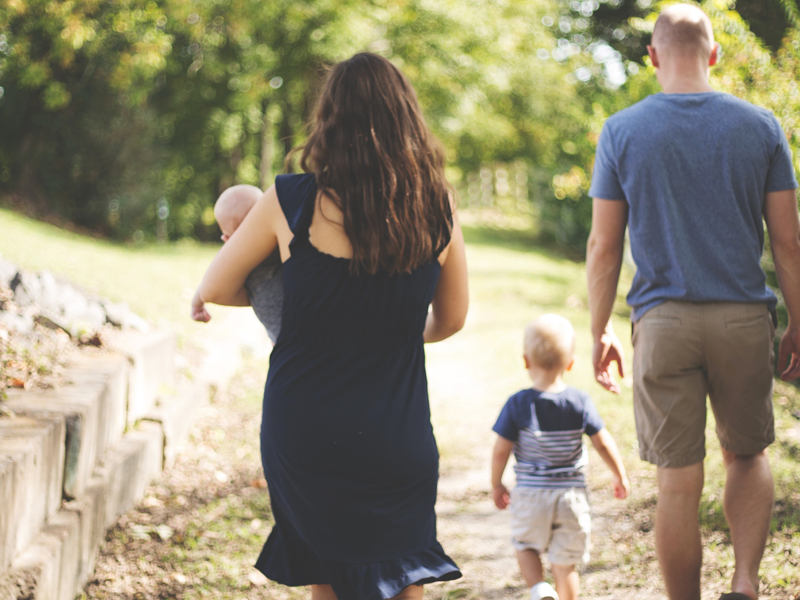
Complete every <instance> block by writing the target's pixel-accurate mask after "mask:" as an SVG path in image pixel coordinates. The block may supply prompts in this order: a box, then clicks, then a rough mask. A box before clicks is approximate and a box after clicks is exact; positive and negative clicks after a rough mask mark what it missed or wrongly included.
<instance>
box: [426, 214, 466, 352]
mask: <svg viewBox="0 0 800 600" xmlns="http://www.w3.org/2000/svg"><path fill="white" fill-rule="evenodd" d="M442 255H443V262H442V270H441V273H440V274H439V283H438V284H437V285H436V292H435V293H434V295H433V302H431V311H430V312H429V313H428V320H427V321H426V322H425V332H424V333H423V339H424V340H425V342H426V343H431V342H439V341H441V340H444V339H446V338H449V337H450V336H451V335H453V334H454V333H456V332H457V331H460V330H461V328H462V327H464V321H465V320H466V318H467V309H468V308H469V290H468V288H467V257H466V253H465V251H464V234H463V233H462V231H461V224H460V223H459V221H458V213H457V212H455V211H453V234H452V236H451V238H450V243H449V244H448V245H447V248H445V249H444V251H443V252H442Z"/></svg>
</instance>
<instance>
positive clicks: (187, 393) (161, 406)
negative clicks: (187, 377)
mask: <svg viewBox="0 0 800 600" xmlns="http://www.w3.org/2000/svg"><path fill="white" fill-rule="evenodd" d="M209 396H210V388H209V384H208V382H206V381H202V380H197V381H191V382H186V383H183V384H181V385H179V386H178V388H177V389H176V390H171V391H170V392H167V391H162V393H161V394H160V395H159V399H158V403H157V406H156V408H155V409H154V410H152V411H151V412H150V413H149V414H148V415H147V417H145V419H146V420H148V421H155V422H157V423H160V424H161V428H162V430H163V432H164V465H165V466H170V465H172V464H173V462H174V460H175V457H176V456H177V453H178V449H179V448H180V446H181V444H183V442H184V441H186V438H187V437H189V430H190V429H191V427H192V423H193V422H194V420H195V418H196V417H197V414H198V413H199V412H200V409H201V408H203V407H204V406H207V405H208V402H209Z"/></svg>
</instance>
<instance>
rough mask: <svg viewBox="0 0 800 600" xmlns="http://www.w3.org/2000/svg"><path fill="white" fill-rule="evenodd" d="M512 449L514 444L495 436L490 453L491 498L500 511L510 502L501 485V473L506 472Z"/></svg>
mask: <svg viewBox="0 0 800 600" xmlns="http://www.w3.org/2000/svg"><path fill="white" fill-rule="evenodd" d="M513 448H514V442H512V441H511V440H507V439H506V438H504V437H503V436H502V435H498V436H497V441H496V442H495V444H494V452H493V453H492V498H493V499H494V505H495V506H496V507H497V508H499V509H500V510H503V509H504V508H506V507H507V506H508V505H509V502H510V500H509V496H508V490H507V489H506V486H504V485H503V471H505V470H506V464H508V457H509V456H511V450H512V449H513Z"/></svg>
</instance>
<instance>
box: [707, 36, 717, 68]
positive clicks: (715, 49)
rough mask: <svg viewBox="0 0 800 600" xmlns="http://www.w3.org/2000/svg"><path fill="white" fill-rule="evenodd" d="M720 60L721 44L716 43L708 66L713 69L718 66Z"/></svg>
mask: <svg viewBox="0 0 800 600" xmlns="http://www.w3.org/2000/svg"><path fill="white" fill-rule="evenodd" d="M718 60H719V44H718V43H716V42H714V46H713V48H711V54H710V55H709V57H708V66H709V67H713V66H714V65H715V64H717V61H718Z"/></svg>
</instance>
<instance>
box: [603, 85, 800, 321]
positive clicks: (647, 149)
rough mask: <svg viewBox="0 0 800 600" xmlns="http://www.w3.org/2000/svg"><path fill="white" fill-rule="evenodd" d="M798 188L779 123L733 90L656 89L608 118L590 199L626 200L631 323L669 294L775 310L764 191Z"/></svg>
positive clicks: (697, 299)
mask: <svg viewBox="0 0 800 600" xmlns="http://www.w3.org/2000/svg"><path fill="white" fill-rule="evenodd" d="M796 187H797V180H796V178H795V173H794V169H793V167H792V156H791V151H790V150H789V144H788V143H787V141H786V136H785V135H784V133H783V130H782V129H781V126H780V123H779V122H778V120H777V119H776V118H775V116H774V115H773V114H772V113H771V112H769V111H768V110H766V109H763V108H759V107H757V106H754V105H752V104H750V103H748V102H745V101H743V100H739V99H738V98H736V97H734V96H731V95H729V94H724V93H721V92H708V93H696V94H663V93H661V94H655V95H653V96H650V97H648V98H645V99H644V100H642V101H641V102H638V103H637V104H634V105H633V106H631V107H629V108H626V109H624V110H621V111H620V112H618V113H617V114H615V115H613V116H612V117H610V118H609V119H608V120H607V121H606V123H605V125H604V126H603V131H602V133H601V134H600V140H599V142H598V144H597V154H596V156H595V164H594V174H593V176H592V185H591V188H590V189H589V195H590V196H592V197H593V198H600V199H604V200H624V201H626V202H627V203H628V228H629V233H630V240H631V253H632V254H633V260H634V262H635V263H636V267H637V272H636V275H635V276H634V279H633V285H632V286H631V290H630V293H629V294H628V304H629V305H630V306H631V307H632V308H633V315H632V319H633V320H634V321H638V320H639V319H640V318H641V317H642V315H643V314H644V313H645V312H647V311H648V310H650V309H651V308H653V307H654V306H657V305H658V304H660V303H662V302H664V301H666V300H682V301H687V302H726V301H730V302H765V303H766V304H767V305H768V306H769V307H770V308H771V309H772V308H774V307H775V304H776V298H775V294H773V293H772V291H771V290H770V289H769V288H768V287H767V284H766V276H765V275H764V271H763V270H762V269H761V254H762V251H763V248H764V225H763V222H762V213H763V209H764V197H765V194H766V193H767V192H775V191H780V190H788V189H794V188H796Z"/></svg>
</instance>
